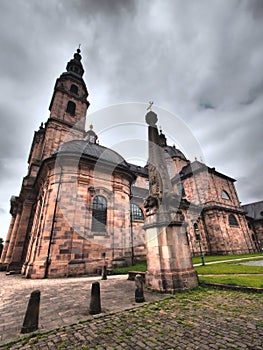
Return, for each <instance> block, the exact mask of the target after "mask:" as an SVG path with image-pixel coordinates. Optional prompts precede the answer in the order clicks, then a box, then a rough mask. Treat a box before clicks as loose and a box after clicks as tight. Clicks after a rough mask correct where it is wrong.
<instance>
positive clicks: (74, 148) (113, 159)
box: [56, 140, 130, 170]
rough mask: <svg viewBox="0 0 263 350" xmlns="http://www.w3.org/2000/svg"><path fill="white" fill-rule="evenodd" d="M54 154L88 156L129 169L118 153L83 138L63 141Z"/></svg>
mask: <svg viewBox="0 0 263 350" xmlns="http://www.w3.org/2000/svg"><path fill="white" fill-rule="evenodd" d="M56 154H70V155H73V154H74V155H79V157H85V156H86V157H87V156H88V157H90V158H92V159H94V160H100V161H106V162H109V163H113V164H115V165H116V166H117V165H118V166H121V167H124V168H127V169H129V170H130V166H129V164H128V163H127V162H126V161H125V159H124V158H123V157H122V156H121V155H120V154H118V153H117V152H115V151H113V150H111V149H109V148H107V147H104V146H101V145H99V144H97V143H90V142H88V141H85V140H73V141H68V142H65V143H63V144H62V145H61V146H60V147H59V148H58V150H57V152H56Z"/></svg>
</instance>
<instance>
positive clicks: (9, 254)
mask: <svg viewBox="0 0 263 350" xmlns="http://www.w3.org/2000/svg"><path fill="white" fill-rule="evenodd" d="M20 217H21V212H20V209H19V210H18V212H17V214H16V217H15V222H14V226H13V229H12V233H11V237H10V242H9V246H8V249H7V252H6V257H5V261H4V263H5V264H9V263H10V261H11V259H12V254H13V248H14V245H15V241H16V235H17V230H18V226H19V222H20Z"/></svg>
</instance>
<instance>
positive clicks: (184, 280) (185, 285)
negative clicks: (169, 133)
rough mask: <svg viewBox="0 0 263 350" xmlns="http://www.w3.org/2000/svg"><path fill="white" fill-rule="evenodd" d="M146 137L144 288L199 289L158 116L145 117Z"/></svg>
mask: <svg viewBox="0 0 263 350" xmlns="http://www.w3.org/2000/svg"><path fill="white" fill-rule="evenodd" d="M146 122H147V124H148V125H149V127H148V137H149V161H148V162H149V166H148V169H149V186H150V187H149V191H150V196H149V197H148V198H147V199H146V200H145V203H144V207H145V210H146V216H147V218H146V221H145V225H144V229H145V231H146V244H147V273H146V286H147V287H148V288H151V289H156V290H159V291H163V292H166V293H175V292H177V291H182V290H187V289H191V288H195V287H196V286H197V285H198V279H197V274H196V271H195V270H194V268H193V264H192V260H191V254H190V248H189V246H188V243H187V236H186V235H187V232H186V223H185V222H184V216H183V215H182V211H181V198H180V197H179V196H178V195H176V194H175V193H174V192H173V190H172V184H171V182H170V179H169V175H168V171H167V166H166V162H165V158H164V154H163V153H164V151H163V149H162V147H161V146H160V143H159V134H158V130H157V127H156V122H157V115H156V114H155V113H154V112H152V111H150V112H148V113H147V115H146Z"/></svg>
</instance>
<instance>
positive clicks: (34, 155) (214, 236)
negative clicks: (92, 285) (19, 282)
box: [1, 49, 260, 278]
mask: <svg viewBox="0 0 263 350" xmlns="http://www.w3.org/2000/svg"><path fill="white" fill-rule="evenodd" d="M83 74H84V69H83V66H82V63H81V52H80V49H78V50H77V52H76V53H75V54H74V57H73V58H72V59H71V60H70V61H69V62H68V63H67V66H66V71H65V72H63V73H62V74H61V75H60V77H59V78H58V79H57V80H56V83H55V87H54V92H53V96H52V99H51V103H50V106H49V110H50V116H49V118H48V120H47V121H46V123H45V124H41V125H40V127H39V130H37V131H35V134H34V138H33V141H32V146H31V150H30V153H29V157H28V173H27V175H26V176H25V177H24V178H23V181H22V187H21V191H20V194H19V196H12V198H11V209H10V213H11V216H12V217H11V223H10V227H9V231H8V234H7V239H6V242H5V244H4V248H3V251H2V254H1V265H2V266H4V267H5V268H6V269H7V271H14V272H21V273H22V274H23V275H25V276H26V277H27V278H48V277H50V278H52V277H67V276H78V275H84V274H85V275H86V274H94V273H97V272H98V271H99V270H100V269H101V268H102V266H103V265H105V264H107V265H108V267H111V266H121V265H125V264H126V265H128V264H132V263H133V262H134V261H138V260H145V259H146V254H147V249H146V242H145V231H144V219H145V210H146V208H145V205H144V201H145V199H146V198H147V197H148V195H149V178H148V166H149V164H146V165H145V166H144V167H141V166H137V165H135V164H131V163H128V162H127V161H126V160H125V159H124V158H123V157H122V156H121V155H120V154H118V153H117V152H115V151H113V150H111V149H109V148H107V147H104V146H102V145H100V144H99V142H98V136H97V135H96V132H95V130H93V126H92V125H90V127H89V130H88V131H86V130H85V125H86V112H87V109H88V107H89V102H88V95H89V94H88V91H87V87H86V84H85V81H84V80H83ZM159 140H160V145H159V147H161V149H162V152H163V156H164V157H165V160H166V164H167V170H168V174H169V176H170V180H171V184H172V187H173V190H174V192H175V193H176V194H177V195H179V196H180V198H181V206H180V207H181V208H182V213H183V217H184V220H185V226H186V230H187V242H188V244H189V247H190V251H191V253H192V255H199V254H200V251H202V252H203V253H204V254H207V255H211V254H222V255H228V254H241V253H253V252H256V251H258V250H259V248H260V247H259V245H258V239H257V237H256V232H255V230H253V228H252V227H251V225H249V223H248V220H247V217H246V212H245V211H244V209H243V208H242V207H241V206H240V202H239V199H238V196H237V193H236V189H235V184H234V183H235V180H234V179H232V178H231V177H229V176H227V175H225V174H222V173H220V172H218V171H217V170H216V169H215V168H210V167H208V166H206V165H205V164H204V163H202V162H199V161H197V160H195V161H194V162H190V161H189V160H188V159H187V158H186V156H185V155H184V154H183V153H182V152H181V151H180V150H179V149H178V148H176V147H175V146H169V145H168V144H167V139H166V136H165V135H164V134H163V133H162V131H160V134H159Z"/></svg>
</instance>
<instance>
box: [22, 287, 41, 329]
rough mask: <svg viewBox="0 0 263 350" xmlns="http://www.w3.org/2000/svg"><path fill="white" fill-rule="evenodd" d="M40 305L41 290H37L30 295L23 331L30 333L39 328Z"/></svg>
mask: <svg viewBox="0 0 263 350" xmlns="http://www.w3.org/2000/svg"><path fill="white" fill-rule="evenodd" d="M39 305H40V291H39V290H35V291H34V292H32V293H31V295H30V299H29V302H28V305H27V310H26V314H25V318H24V322H23V326H22V328H21V333H30V332H34V331H36V330H37V329H38V319H39Z"/></svg>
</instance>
